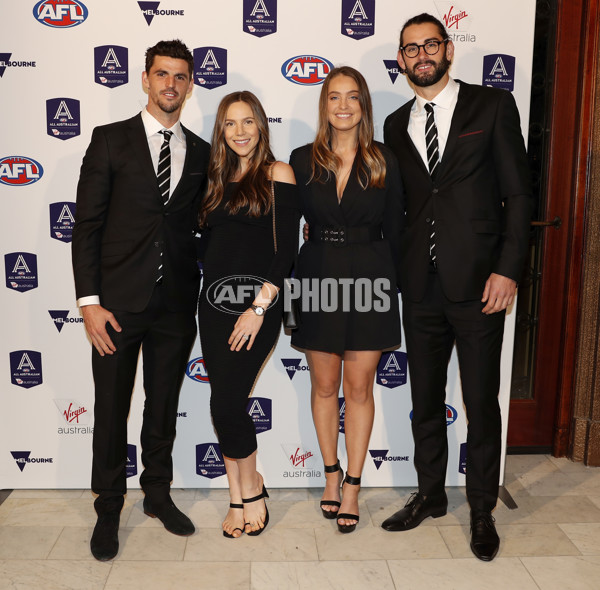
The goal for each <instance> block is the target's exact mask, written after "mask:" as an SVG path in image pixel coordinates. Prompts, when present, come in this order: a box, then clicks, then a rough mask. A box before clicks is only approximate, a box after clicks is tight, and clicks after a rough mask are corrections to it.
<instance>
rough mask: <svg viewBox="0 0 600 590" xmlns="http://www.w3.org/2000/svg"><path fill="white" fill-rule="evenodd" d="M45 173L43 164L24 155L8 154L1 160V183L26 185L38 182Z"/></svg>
mask: <svg viewBox="0 0 600 590" xmlns="http://www.w3.org/2000/svg"><path fill="white" fill-rule="evenodd" d="M43 174H44V169H43V168H42V165H41V164H39V163H38V162H36V161H35V160H32V159H31V158H26V157H24V156H8V157H6V158H2V159H1V160H0V183H2V184H8V185H9V186H25V185H27V184H33V183H34V182H37V181H38V180H39V179H40V178H41V177H42V175H43Z"/></svg>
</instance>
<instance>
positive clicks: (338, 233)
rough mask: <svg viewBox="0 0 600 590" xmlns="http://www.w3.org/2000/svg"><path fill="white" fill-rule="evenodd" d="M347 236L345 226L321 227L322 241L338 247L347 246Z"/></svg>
mask: <svg viewBox="0 0 600 590" xmlns="http://www.w3.org/2000/svg"><path fill="white" fill-rule="evenodd" d="M346 237H347V236H346V229H345V228H344V227H334V226H332V225H328V226H326V227H324V228H322V229H321V241H322V242H325V243H326V244H331V245H332V246H335V247H337V248H344V247H345V246H346V244H347V241H346Z"/></svg>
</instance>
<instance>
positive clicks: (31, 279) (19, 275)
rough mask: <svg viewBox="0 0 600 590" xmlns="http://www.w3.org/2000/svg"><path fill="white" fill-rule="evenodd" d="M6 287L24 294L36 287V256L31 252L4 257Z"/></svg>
mask: <svg viewBox="0 0 600 590" xmlns="http://www.w3.org/2000/svg"><path fill="white" fill-rule="evenodd" d="M4 271H5V275H6V287H7V288H8V289H10V290H11V291H17V292H18V293H25V292H26V291H31V289H36V288H37V286H38V269H37V256H36V255H35V254H32V253H31V252H11V253H9V254H5V255H4Z"/></svg>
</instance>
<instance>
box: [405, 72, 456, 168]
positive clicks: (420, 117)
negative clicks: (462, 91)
mask: <svg viewBox="0 0 600 590" xmlns="http://www.w3.org/2000/svg"><path fill="white" fill-rule="evenodd" d="M458 89H459V83H458V82H456V80H453V79H452V78H449V80H448V84H446V86H445V87H444V89H443V90H442V91H441V92H440V93H439V94H438V95H437V96H436V97H435V98H434V99H432V100H425V99H424V98H423V97H421V96H419V95H418V94H416V95H415V97H416V99H417V100H415V102H414V104H413V106H412V108H411V110H410V117H409V119H408V135H409V136H410V138H411V139H412V142H413V143H414V144H415V147H416V148H417V151H418V152H419V154H420V155H421V158H423V162H424V163H425V167H426V168H427V145H426V143H425V123H426V121H427V111H426V110H425V105H426V104H427V103H428V102H433V103H434V107H433V113H434V116H435V124H436V126H437V131H438V146H439V150H440V162H441V161H442V159H443V157H444V149H445V147H446V142H447V141H448V134H449V133H450V124H451V123H452V115H454V107H456V101H457V100H458Z"/></svg>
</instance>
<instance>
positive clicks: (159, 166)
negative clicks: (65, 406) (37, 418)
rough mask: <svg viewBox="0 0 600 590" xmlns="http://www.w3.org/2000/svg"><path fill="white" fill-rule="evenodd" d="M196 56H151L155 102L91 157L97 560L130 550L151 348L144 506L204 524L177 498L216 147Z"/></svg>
mask: <svg viewBox="0 0 600 590" xmlns="http://www.w3.org/2000/svg"><path fill="white" fill-rule="evenodd" d="M193 63H194V62H193V57H192V54H191V53H190V51H189V49H188V48H187V47H186V46H185V45H184V44H183V43H182V42H181V41H161V42H159V43H158V44H157V45H155V46H154V47H151V48H149V49H148V50H147V52H146V71H145V72H143V73H142V83H143V86H144V88H145V89H146V91H147V93H148V104H147V106H146V108H145V109H144V110H143V111H142V112H141V113H140V114H138V115H136V116H135V117H133V118H132V119H128V120H126V121H120V122H118V123H113V124H110V125H105V126H102V127H97V128H95V129H94V131H93V133H92V140H91V143H90V145H89V147H88V150H87V152H86V154H85V157H84V159H83V164H82V166H81V173H80V177H79V184H78V187H77V214H76V222H75V228H74V231H73V269H74V275H75V288H76V294H77V302H78V305H79V306H80V309H81V313H82V315H83V319H84V322H85V327H86V330H87V332H88V335H89V337H90V339H91V341H92V344H93V348H92V370H93V374H94V383H95V390H96V395H95V406H94V438H93V465H92V490H93V491H94V492H95V493H96V494H98V497H97V498H96V501H95V503H94V507H95V509H96V512H97V514H98V520H97V523H96V527H95V528H94V532H93V534H92V539H91V543H90V546H91V550H92V553H93V555H94V557H96V558H97V559H100V560H103V561H104V560H108V559H112V558H113V557H114V556H115V555H116V554H117V552H118V548H119V541H118V528H119V515H120V511H121V508H122V507H123V501H124V500H123V496H124V494H125V493H126V491H127V486H126V474H125V464H126V459H127V416H128V414H129V407H130V401H131V394H132V389H133V384H134V379H135V372H136V366H137V361H138V355H139V351H140V347H141V348H142V354H143V362H144V389H145V392H146V399H145V405H144V417H143V426H142V432H141V446H142V462H143V464H144V471H143V472H142V474H141V476H140V485H141V487H142V489H143V490H144V492H145V499H144V512H145V513H146V514H148V515H149V516H152V517H158V518H159V519H160V520H161V521H162V522H163V524H164V525H165V528H166V529H167V530H169V531H170V532H172V533H174V534H177V535H191V534H192V533H193V532H194V530H195V529H194V525H193V524H192V522H191V521H190V519H189V518H188V517H187V516H185V515H184V514H183V513H182V512H180V511H179V510H178V509H177V507H176V506H175V505H174V503H173V501H172V500H171V497H170V485H171V480H172V478H173V464H172V457H171V452H172V448H173V442H174V439H175V426H176V419H177V404H178V399H179V390H180V388H181V384H182V381H183V377H184V374H185V366H186V363H187V361H188V359H189V354H190V351H191V348H192V345H193V342H194V339H195V335H196V321H195V317H194V316H195V310H196V304H197V299H198V288H199V272H198V266H197V263H196V255H195V242H194V234H195V227H196V217H197V209H198V205H199V199H200V196H201V190H202V187H203V184H204V179H205V175H206V174H205V173H206V166H207V162H208V152H209V146H208V144H207V143H206V142H205V141H203V140H202V139H200V138H199V137H197V136H196V135H194V134H193V133H192V132H191V131H189V130H187V129H186V128H185V127H183V125H181V123H180V122H179V116H180V114H181V109H182V106H183V103H184V101H185V98H186V96H187V95H188V94H189V93H190V92H191V91H192V88H193V79H192V70H193Z"/></svg>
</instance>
